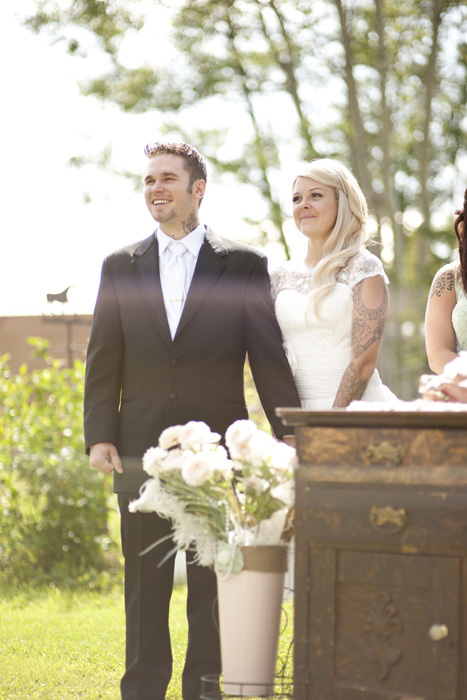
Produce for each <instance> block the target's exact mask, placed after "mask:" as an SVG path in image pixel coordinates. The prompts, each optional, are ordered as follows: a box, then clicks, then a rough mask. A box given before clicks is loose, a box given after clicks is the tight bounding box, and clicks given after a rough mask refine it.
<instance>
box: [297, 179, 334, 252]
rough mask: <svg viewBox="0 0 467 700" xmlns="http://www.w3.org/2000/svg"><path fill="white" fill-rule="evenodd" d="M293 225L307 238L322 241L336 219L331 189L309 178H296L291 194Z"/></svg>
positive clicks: (332, 189)
mask: <svg viewBox="0 0 467 700" xmlns="http://www.w3.org/2000/svg"><path fill="white" fill-rule="evenodd" d="M292 202H293V217H294V221H295V225H296V227H297V228H298V230H299V231H301V232H302V233H303V234H304V235H305V236H306V237H307V238H311V239H313V240H315V239H316V240H322V241H323V242H324V241H325V240H326V238H327V237H328V236H329V234H330V233H331V231H332V229H333V228H334V224H335V223H336V218H337V200H336V194H335V190H334V188H333V187H329V186H328V185H322V184H321V183H319V182H316V180H312V179H311V178H309V177H298V178H297V179H296V181H295V184H294V188H293V194H292Z"/></svg>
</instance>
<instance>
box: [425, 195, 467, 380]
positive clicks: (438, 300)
mask: <svg viewBox="0 0 467 700" xmlns="http://www.w3.org/2000/svg"><path fill="white" fill-rule="evenodd" d="M455 214H456V219H455V221H454V231H455V232H456V238H457V242H458V251H459V255H458V259H457V260H456V261H455V262H452V263H449V264H448V265H444V266H443V267H442V268H441V269H440V270H438V272H437V273H436V275H435V276H434V279H433V282H432V285H431V289H430V294H429V296H428V303H427V306H426V315H425V343H426V352H427V355H428V364H429V365H430V369H432V370H433V372H436V374H441V373H442V371H443V369H444V366H445V365H446V364H447V363H448V362H450V361H451V360H453V359H454V358H455V357H456V356H457V354H458V353H459V352H460V351H461V350H467V296H466V295H467V245H466V235H467V232H466V226H465V221H466V218H467V189H466V190H465V192H464V203H463V208H462V209H459V210H457V211H456V212H455Z"/></svg>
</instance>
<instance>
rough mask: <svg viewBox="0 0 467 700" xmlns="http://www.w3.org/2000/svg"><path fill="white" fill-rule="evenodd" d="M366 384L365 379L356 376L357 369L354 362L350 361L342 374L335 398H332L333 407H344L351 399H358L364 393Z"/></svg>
mask: <svg viewBox="0 0 467 700" xmlns="http://www.w3.org/2000/svg"><path fill="white" fill-rule="evenodd" d="M367 385H368V380H367V379H358V378H357V370H356V369H355V365H354V363H353V362H351V363H350V364H349V366H348V367H347V369H346V370H345V372H344V374H343V376H342V379H341V383H340V385H339V389H338V392H337V394H336V398H335V399H334V407H335V408H345V407H346V406H348V405H349V403H350V402H351V401H358V399H361V398H362V396H363V394H364V393H365V389H366V387H367Z"/></svg>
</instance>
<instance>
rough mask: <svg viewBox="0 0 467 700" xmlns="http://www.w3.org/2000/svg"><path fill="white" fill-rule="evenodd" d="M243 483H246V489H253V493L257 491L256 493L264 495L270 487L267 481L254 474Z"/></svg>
mask: <svg viewBox="0 0 467 700" xmlns="http://www.w3.org/2000/svg"><path fill="white" fill-rule="evenodd" d="M243 483H244V485H245V487H247V488H250V489H253V491H255V493H264V491H266V489H267V488H268V486H269V484H268V482H267V481H266V479H262V478H261V477H260V476H257V475H256V474H252V475H251V476H249V477H247V478H246V479H244V480H243Z"/></svg>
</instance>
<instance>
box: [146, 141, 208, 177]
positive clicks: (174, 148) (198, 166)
mask: <svg viewBox="0 0 467 700" xmlns="http://www.w3.org/2000/svg"><path fill="white" fill-rule="evenodd" d="M144 152H145V154H146V155H147V157H148V158H152V157H153V156H158V155H160V154H161V153H169V154H170V155H173V156H180V157H181V158H183V161H184V164H185V169H186V170H187V171H188V173H189V175H190V187H191V185H192V184H193V183H194V182H195V180H204V181H205V182H206V180H207V170H206V161H205V160H204V158H203V156H202V155H201V153H200V152H199V151H197V150H196V148H193V146H190V145H189V144H188V143H182V142H180V143H170V142H168V141H165V142H159V141H155V142H154V143H148V144H146V146H145V147H144Z"/></svg>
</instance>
